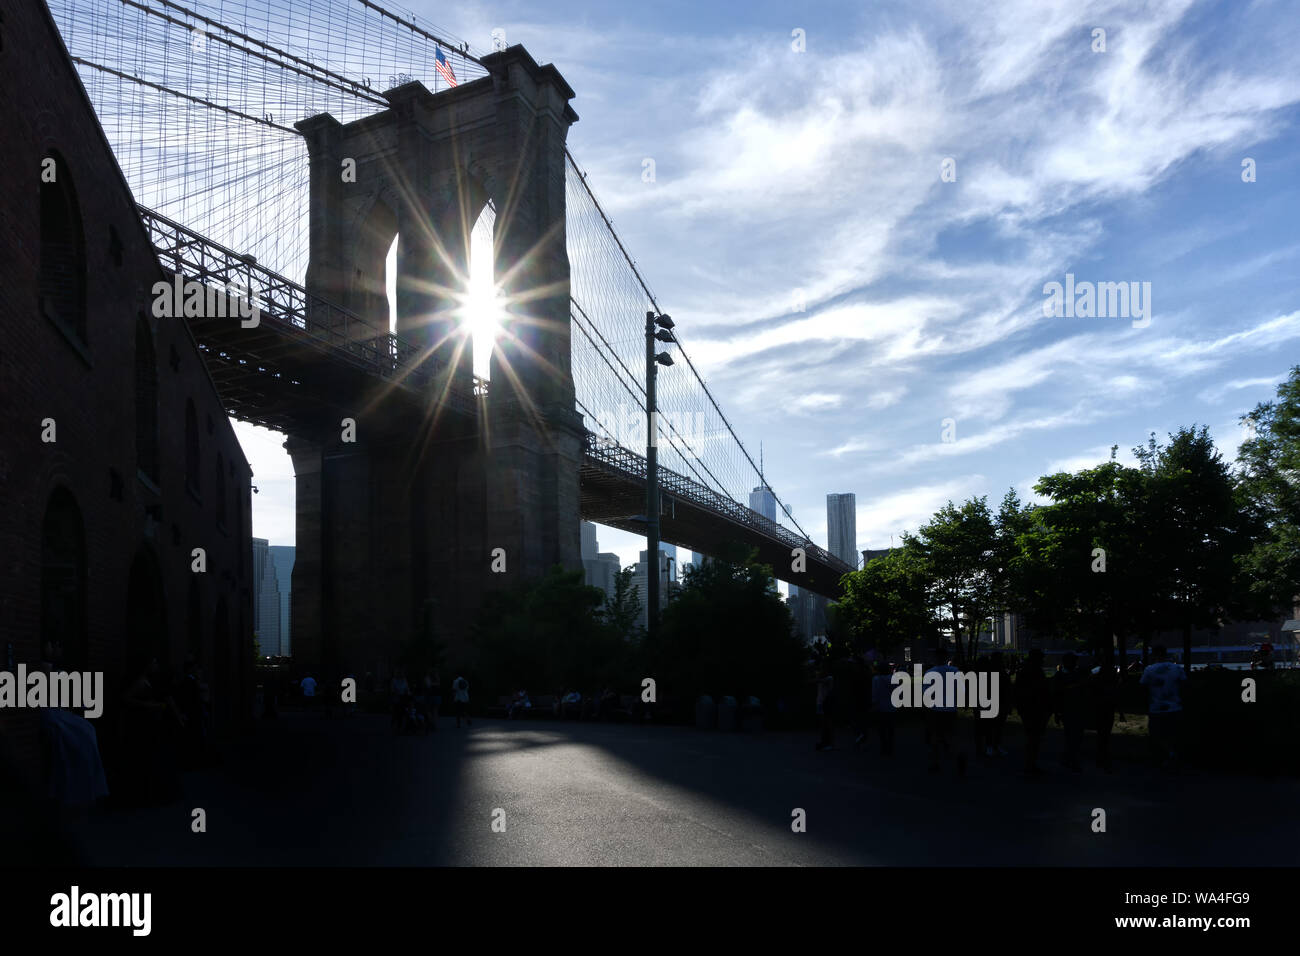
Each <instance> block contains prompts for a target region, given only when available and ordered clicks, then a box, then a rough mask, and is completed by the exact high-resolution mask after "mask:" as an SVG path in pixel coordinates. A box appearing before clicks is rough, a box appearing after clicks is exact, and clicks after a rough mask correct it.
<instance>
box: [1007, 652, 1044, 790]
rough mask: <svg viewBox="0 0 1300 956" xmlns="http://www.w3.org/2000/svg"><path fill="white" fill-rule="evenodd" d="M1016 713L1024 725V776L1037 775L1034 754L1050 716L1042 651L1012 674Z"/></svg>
mask: <svg viewBox="0 0 1300 956" xmlns="http://www.w3.org/2000/svg"><path fill="white" fill-rule="evenodd" d="M1015 700H1016V710H1017V711H1018V712H1019V714H1020V719H1021V720H1022V721H1023V722H1024V725H1025V773H1026V774H1031V775H1033V774H1040V773H1042V770H1040V769H1039V766H1038V753H1039V750H1041V749H1042V746H1043V734H1044V733H1045V732H1046V731H1047V721H1048V718H1049V717H1051V714H1052V693H1051V688H1050V687H1049V686H1048V683H1047V676H1046V675H1045V674H1044V673H1043V652H1042V651H1040V650H1038V649H1037V648H1035V649H1034V650H1031V651H1030V652H1029V654H1028V656H1027V657H1026V658H1025V661H1024V663H1023V664H1021V665H1020V670H1019V671H1017V672H1016V685H1015Z"/></svg>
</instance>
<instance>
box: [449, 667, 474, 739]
mask: <svg viewBox="0 0 1300 956" xmlns="http://www.w3.org/2000/svg"><path fill="white" fill-rule="evenodd" d="M451 692H452V697H453V698H454V700H455V704H456V726H457V727H458V728H459V727H460V722H461V720H462V719H463V720H464V721H465V725H466V726H467V727H473V726H474V721H473V720H471V719H470V716H469V681H467V680H466V679H465V678H464V677H457V678H456V679H455V680H454V681H452V682H451Z"/></svg>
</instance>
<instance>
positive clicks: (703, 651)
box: [644, 548, 805, 716]
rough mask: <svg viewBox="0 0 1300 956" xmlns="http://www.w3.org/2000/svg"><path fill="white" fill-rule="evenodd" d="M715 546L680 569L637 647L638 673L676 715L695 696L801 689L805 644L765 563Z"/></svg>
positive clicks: (768, 698)
mask: <svg viewBox="0 0 1300 956" xmlns="http://www.w3.org/2000/svg"><path fill="white" fill-rule="evenodd" d="M721 550H723V551H724V552H725V553H724V554H722V555H719V556H715V557H714V558H713V559H712V560H710V561H709V562H708V563H707V564H705V565H704V566H703V567H701V568H696V569H694V570H693V571H692V572H691V573H690V574H688V575H687V577H686V581H685V583H684V585H683V587H682V589H681V590H680V591H679V592H678V593H677V596H676V597H675V598H674V599H673V600H672V601H671V602H670V603H669V604H668V607H667V608H665V610H664V613H663V617H662V620H661V623H660V627H659V632H658V634H657V635H655V637H654V638H653V640H651V639H647V643H646V645H645V658H644V659H645V667H646V671H645V673H646V674H648V675H653V676H654V677H655V678H656V680H657V681H658V688H659V692H660V695H661V698H671V700H672V701H673V702H674V703H675V705H676V707H677V709H678V711H679V716H685V714H686V713H688V712H689V707H690V705H691V703H692V702H693V701H694V699H695V697H696V696H698V695H699V694H710V695H712V696H714V697H718V696H722V695H728V694H729V695H731V696H734V697H736V698H737V699H738V700H739V699H741V698H742V697H744V696H749V695H754V696H756V697H758V698H760V699H761V700H762V701H764V703H765V704H771V703H773V702H774V701H775V700H776V699H777V698H779V697H782V696H784V697H787V698H790V697H792V696H793V695H795V694H797V693H798V692H799V690H800V688H801V680H802V662H803V658H804V656H805V650H804V648H803V645H802V642H801V641H800V640H799V639H798V638H797V637H795V636H794V634H793V633H792V621H791V618H790V612H789V608H787V607H786V604H785V602H784V601H782V600H781V596H780V593H779V592H778V591H777V588H776V578H775V577H774V576H773V574H772V569H771V568H770V567H769V566H767V565H763V564H759V563H758V562H757V560H756V559H755V555H754V553H752V552H745V551H743V550H739V549H736V548H723V549H721Z"/></svg>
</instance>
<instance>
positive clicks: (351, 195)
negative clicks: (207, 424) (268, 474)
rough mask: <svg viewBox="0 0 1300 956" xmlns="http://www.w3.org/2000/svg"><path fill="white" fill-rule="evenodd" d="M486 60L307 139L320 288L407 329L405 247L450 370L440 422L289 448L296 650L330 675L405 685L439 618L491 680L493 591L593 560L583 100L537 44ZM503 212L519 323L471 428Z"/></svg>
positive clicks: (377, 415) (435, 397)
mask: <svg viewBox="0 0 1300 956" xmlns="http://www.w3.org/2000/svg"><path fill="white" fill-rule="evenodd" d="M483 64H484V66H486V67H487V70H488V76H486V77H483V78H481V79H478V80H475V81H473V82H469V83H465V84H463V85H460V86H457V87H454V88H452V89H450V90H447V91H444V92H441V93H437V94H434V93H431V92H430V91H429V90H428V89H427V88H426V87H424V86H423V85H422V84H420V83H418V82H412V83H407V84H405V85H403V86H399V87H396V88H395V89H392V90H389V91H388V92H387V93H385V94H384V96H385V97H386V99H387V100H388V102H389V108H388V109H386V110H383V111H381V112H379V113H377V114H375V115H372V116H369V117H366V118H364V119H360V120H356V121H355V122H352V123H348V124H346V125H345V124H342V123H340V122H339V121H338V120H336V119H334V118H333V117H332V116H330V115H329V114H320V115H316V116H312V117H310V118H308V119H304V120H302V121H301V122H299V123H298V124H297V127H298V129H299V131H300V132H301V133H302V134H303V136H304V138H305V140H306V143H307V149H308V154H309V157H310V163H311V209H310V237H311V253H310V254H311V258H310V263H309V266H308V270H307V289H308V291H309V292H310V293H312V294H314V295H316V296H319V297H320V298H321V299H323V300H325V301H328V302H332V303H336V304H338V305H340V306H342V307H344V308H346V309H348V310H349V311H351V312H353V313H355V314H357V315H359V316H361V317H362V318H363V319H364V320H365V321H366V322H367V324H369V325H370V326H373V328H374V329H381V330H386V329H387V326H388V321H387V317H388V305H387V298H386V295H385V285H384V262H385V258H386V256H387V253H388V250H389V247H390V245H391V243H392V240H393V237H394V236H398V237H399V238H398V261H397V308H396V332H397V334H398V335H399V336H400V337H401V338H402V339H404V340H406V341H408V342H412V343H414V344H415V345H416V346H417V347H418V348H419V349H420V352H421V361H422V362H423V365H424V367H425V368H426V369H429V370H432V371H433V372H434V374H435V379H434V381H435V385H434V387H433V388H432V389H431V390H430V393H429V394H428V395H427V396H426V398H427V405H426V408H425V410H424V414H423V415H414V414H411V413H410V412H409V410H408V411H407V412H405V413H398V412H396V411H395V410H394V409H393V407H392V406H393V404H394V403H390V402H385V401H384V400H383V399H382V396H381V395H376V397H375V400H374V401H370V402H365V403H359V404H365V405H366V407H363V408H358V409H357V411H356V414H355V415H354V416H353V417H354V418H355V419H356V423H357V427H356V435H355V441H351V442H349V441H344V440H342V438H343V434H342V427H341V425H340V423H339V422H332V421H329V422H327V421H322V422H321V424H320V427H319V428H318V429H314V430H313V432H312V433H311V434H297V435H291V436H290V438H289V440H288V441H287V442H286V447H287V448H288V449H289V452H290V454H291V456H292V458H293V462H294V471H295V475H296V480H297V494H298V501H297V556H296V561H295V565H294V574H293V598H292V600H293V612H292V620H293V625H292V626H293V647H294V654H295V657H297V658H299V659H300V660H302V661H303V663H304V664H306V665H307V666H308V667H310V668H316V669H319V670H321V671H322V672H323V673H324V674H325V675H326V676H329V675H330V674H333V673H335V672H338V673H339V675H340V676H342V674H341V671H342V670H344V669H346V670H348V671H350V672H352V673H354V674H356V676H357V677H358V678H360V677H361V676H362V674H363V673H364V672H365V671H372V672H374V673H376V674H382V673H384V672H385V671H386V670H387V669H388V668H389V667H390V666H392V664H394V663H395V662H396V661H397V659H398V658H399V657H400V655H401V652H402V649H403V645H404V643H405V642H406V641H408V640H411V639H413V638H416V637H418V636H419V635H420V634H421V633H422V632H423V630H424V628H425V627H426V626H428V622H431V623H432V627H433V629H434V630H435V632H436V634H437V636H438V637H439V638H440V639H441V640H442V641H443V642H444V643H445V645H446V648H447V651H448V659H447V663H448V665H449V666H454V667H472V666H473V663H474V658H475V655H474V646H473V642H472V641H471V640H470V638H469V629H470V626H471V624H472V622H473V620H474V617H475V615H476V613H477V611H478V608H479V606H480V605H481V603H482V600H483V598H484V595H485V594H486V593H487V592H489V591H491V590H494V589H497V588H503V587H509V586H512V585H514V584H517V583H519V582H521V581H523V580H526V579H531V578H535V577H538V576H540V575H541V574H543V573H544V572H545V571H546V570H547V569H548V568H549V567H550V566H551V565H553V564H562V565H564V566H566V567H571V568H577V567H581V561H580V551H579V505H578V468H579V465H580V463H581V456H582V419H581V416H579V415H578V414H577V413H576V411H575V407H574V387H573V379H572V375H571V370H570V344H569V337H570V318H569V260H568V253H567V250H566V247H565V178H566V176H565V162H566V157H565V137H566V135H567V132H568V128H569V125H570V124H572V123H574V122H576V121H577V118H578V117H577V114H575V113H574V111H573V109H572V108H571V107H570V106H569V103H568V101H569V100H570V99H572V97H573V90H572V89H570V87H569V85H568V84H567V83H566V82H565V81H564V79H563V77H561V76H560V74H559V71H557V70H556V69H555V67H554V66H551V65H546V66H538V64H537V63H536V62H535V61H534V60H533V58H532V57H531V56H530V55H529V54H528V53H527V51H525V50H524V49H523V48H522V47H520V46H514V47H510V48H509V49H507V50H504V51H502V52H498V53H493V54H491V55H489V56H487V57H485V58H484V59H483ZM345 160H352V161H354V163H355V181H352V180H353V177H352V176H351V175H345V168H346V167H347V166H350V165H351V164H345ZM489 201H490V202H491V203H492V204H493V206H494V208H495V211H496V222H495V236H494V241H493V249H494V253H493V254H494V271H495V275H496V277H497V284H498V287H499V288H500V289H501V292H502V295H503V296H504V297H505V300H506V308H507V313H508V314H507V317H506V319H505V321H504V323H503V325H504V332H503V334H502V336H501V337H500V338H499V340H498V342H497V346H496V348H495V349H494V352H493V356H492V361H491V386H490V389H489V394H488V396H487V397H486V398H485V399H484V398H483V397H481V396H480V397H479V398H478V399H477V400H476V407H475V402H471V403H470V408H471V409H473V411H472V413H471V414H468V415H467V414H465V412H464V410H463V409H462V410H461V411H459V412H458V411H457V410H456V409H455V408H454V403H449V402H447V401H446V400H445V398H446V394H447V393H448V391H454V392H456V393H459V394H462V395H467V396H472V394H473V363H472V343H471V339H470V337H469V335H468V333H467V331H466V329H464V328H463V327H462V324H461V322H460V319H459V315H458V314H457V309H458V306H459V300H458V296H459V295H461V294H463V292H464V281H465V277H467V275H468V272H469V249H470V234H471V231H472V229H473V227H474V224H475V223H476V222H477V220H478V217H479V214H480V213H481V211H482V210H483V208H484V206H485V205H486V204H487V203H488V202H489ZM312 315H313V318H312V321H319V322H321V323H325V324H329V323H331V322H333V321H337V319H336V318H334V316H337V313H331V312H329V311H328V310H326V309H324V308H314V311H313V313H312ZM354 330H355V323H352V325H351V326H350V327H349V329H348V333H347V334H349V335H352V336H354V337H356V335H357V334H358V333H356V332H355V331H354ZM365 334H373V332H370V333H365ZM408 408H409V406H408ZM496 549H501V551H500V552H497V551H496ZM494 553H496V554H498V555H501V554H503V555H504V564H505V570H504V572H499V571H494V570H493V564H494V559H493V555H494ZM497 565H498V567H499V565H500V562H499V561H498V562H497ZM452 676H454V675H445V679H446V680H450V678H451V677H452Z"/></svg>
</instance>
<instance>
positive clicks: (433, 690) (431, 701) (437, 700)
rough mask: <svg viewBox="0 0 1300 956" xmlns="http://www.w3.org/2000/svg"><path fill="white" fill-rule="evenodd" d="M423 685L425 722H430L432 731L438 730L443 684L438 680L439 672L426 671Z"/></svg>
mask: <svg viewBox="0 0 1300 956" xmlns="http://www.w3.org/2000/svg"><path fill="white" fill-rule="evenodd" d="M423 684H424V704H425V720H426V721H427V722H428V725H429V729H430V730H437V729H438V708H439V707H441V706H442V683H441V682H440V681H439V680H438V672H437V671H435V670H427V671H425V672H424V680H423Z"/></svg>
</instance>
